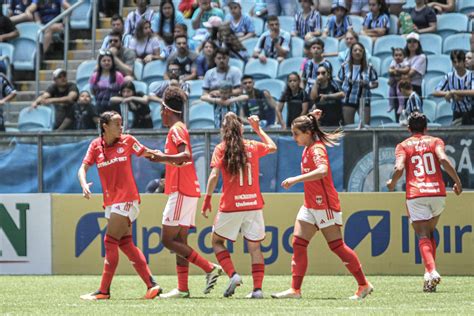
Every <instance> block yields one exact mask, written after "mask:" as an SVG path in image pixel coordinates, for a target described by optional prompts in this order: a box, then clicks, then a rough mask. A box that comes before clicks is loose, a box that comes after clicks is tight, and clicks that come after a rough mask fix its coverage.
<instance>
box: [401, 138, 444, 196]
mask: <svg viewBox="0 0 474 316" xmlns="http://www.w3.org/2000/svg"><path fill="white" fill-rule="evenodd" d="M438 146H440V147H441V148H442V149H443V150H444V142H443V141H442V140H441V139H440V138H437V137H433V136H429V135H422V134H415V135H413V136H411V137H409V138H407V139H405V140H404V141H403V142H401V143H400V144H398V145H397V148H396V149H395V155H396V157H397V159H398V158H399V157H405V172H406V198H407V199H408V200H409V199H415V198H419V197H428V196H446V188H445V185H444V181H443V174H442V172H441V165H440V163H439V160H438V157H437V155H436V148H437V147H438Z"/></svg>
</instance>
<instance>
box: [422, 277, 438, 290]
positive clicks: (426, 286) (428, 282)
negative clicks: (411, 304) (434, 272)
mask: <svg viewBox="0 0 474 316" xmlns="http://www.w3.org/2000/svg"><path fill="white" fill-rule="evenodd" d="M435 291H436V288H435ZM423 292H427V293H430V292H434V291H433V287H432V286H431V276H430V273H429V272H425V275H424V282H423Z"/></svg>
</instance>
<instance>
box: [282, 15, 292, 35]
mask: <svg viewBox="0 0 474 316" xmlns="http://www.w3.org/2000/svg"><path fill="white" fill-rule="evenodd" d="M278 19H279V20H280V29H281V30H283V31H287V32H288V33H291V31H292V30H293V24H294V23H295V18H294V17H293V16H284V15H282V16H279V17H278Z"/></svg>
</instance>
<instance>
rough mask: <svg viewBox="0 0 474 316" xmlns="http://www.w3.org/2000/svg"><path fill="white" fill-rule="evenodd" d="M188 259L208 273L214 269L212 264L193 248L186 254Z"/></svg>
mask: <svg viewBox="0 0 474 316" xmlns="http://www.w3.org/2000/svg"><path fill="white" fill-rule="evenodd" d="M187 259H188V261H189V262H191V263H193V264H195V265H197V266H198V267H199V268H201V269H203V270H204V272H206V273H209V272H211V271H212V270H214V265H213V264H212V263H210V262H209V261H207V260H206V259H204V258H203V257H201V255H200V254H198V253H197V252H196V251H195V250H194V249H192V252H191V254H190V255H189V256H188V258H187Z"/></svg>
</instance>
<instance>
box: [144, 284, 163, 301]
mask: <svg viewBox="0 0 474 316" xmlns="http://www.w3.org/2000/svg"><path fill="white" fill-rule="evenodd" d="M161 292H163V289H162V288H161V287H160V286H159V285H158V284H156V285H155V286H153V287H151V288H149V289H148V290H147V291H146V294H145V296H144V297H143V298H144V299H147V300H152V299H154V298H155V297H157V296H158V295H160V294H161Z"/></svg>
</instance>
